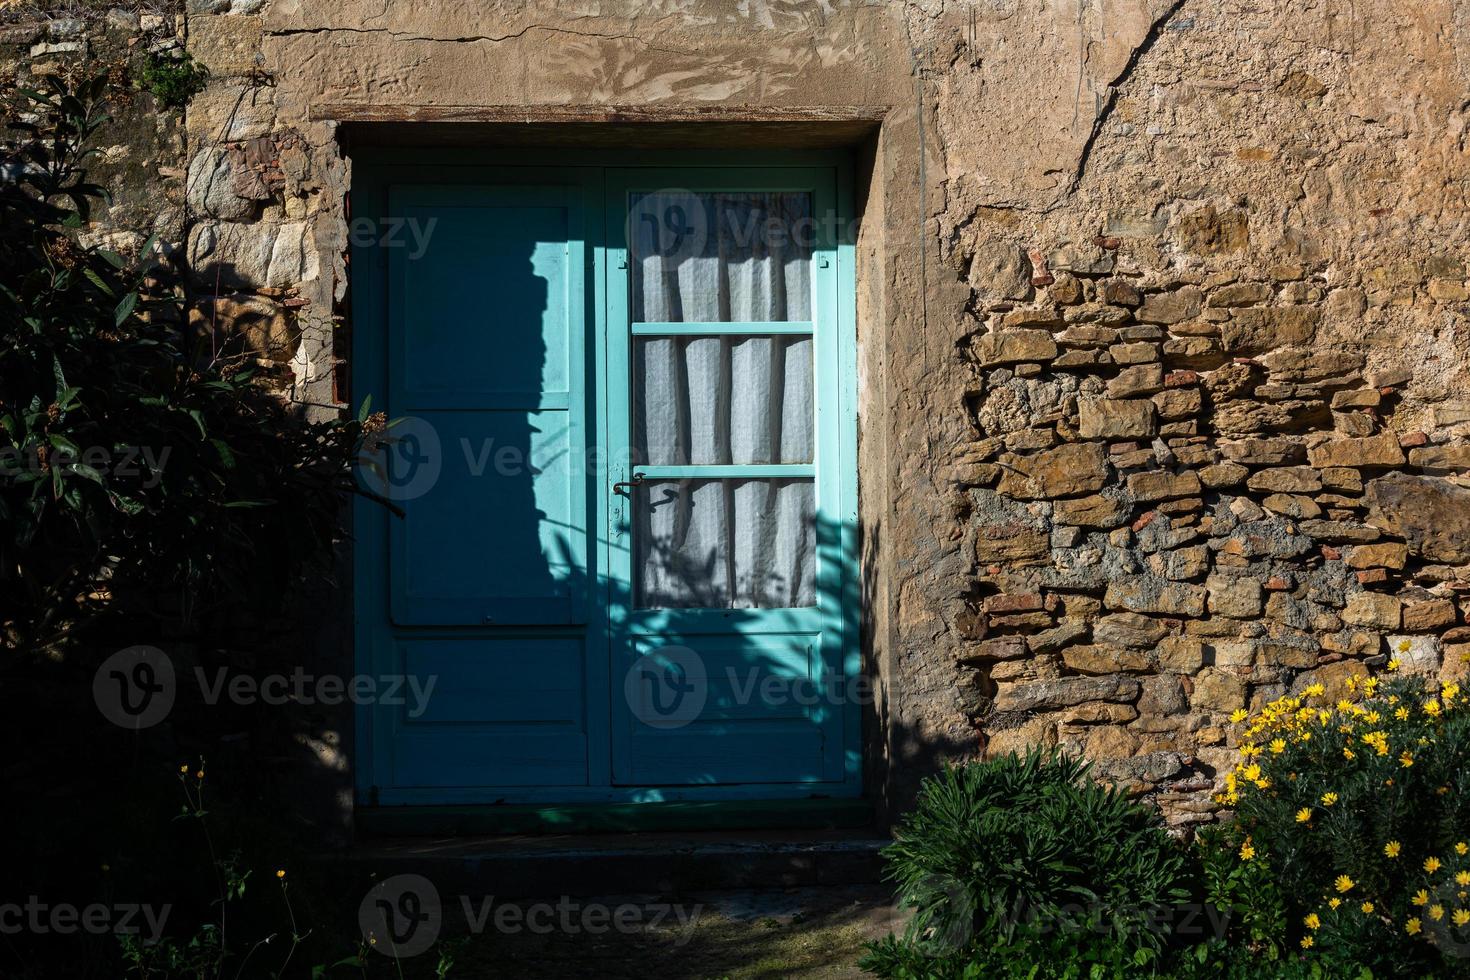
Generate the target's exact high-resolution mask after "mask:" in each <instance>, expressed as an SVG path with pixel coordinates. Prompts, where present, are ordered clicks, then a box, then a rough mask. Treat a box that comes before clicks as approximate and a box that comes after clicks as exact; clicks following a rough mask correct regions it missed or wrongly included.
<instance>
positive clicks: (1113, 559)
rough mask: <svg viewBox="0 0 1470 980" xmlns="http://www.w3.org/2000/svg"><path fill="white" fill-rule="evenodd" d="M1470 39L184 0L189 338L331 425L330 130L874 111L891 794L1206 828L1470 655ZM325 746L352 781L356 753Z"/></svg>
mask: <svg viewBox="0 0 1470 980" xmlns="http://www.w3.org/2000/svg"><path fill="white" fill-rule="evenodd" d="M1467 9H1470V8H1466V7H1465V5H1463V4H1460V5H1456V4H1454V3H1452V2H1451V0H1427V2H1425V3H1419V4H1413V5H1404V4H1400V3H1396V2H1394V0H1359V2H1358V3H1356V4H1352V5H1347V6H1346V7H1343V6H1341V5H1336V6H1328V7H1324V6H1323V5H1320V4H1317V3H1315V2H1313V0H1223V2H1211V3H1204V2H1201V0H1168V2H1165V0H1116V2H1107V3H1104V2H1101V0H1056V2H1051V0H1048V2H1045V3H1022V2H1019V0H905V2H898V0H895V2H877V0H871V2H867V0H740V2H735V0H668V2H663V0H654V2H649V0H584V2H578V3H571V4H568V3H559V4H558V3H552V2H549V0H546V2H542V0H502V2H488V0H487V2H481V0H476V2H474V3H470V2H463V3H461V2H450V3H444V4H436V5H411V4H399V5H390V6H388V7H383V6H382V5H381V4H377V3H367V2H359V0H340V2H335V3H331V4H324V3H310V2H308V0H268V2H265V0H194V2H193V4H192V6H191V10H190V13H189V15H188V16H187V18H185V19H184V20H183V21H182V22H181V23H180V24H179V25H178V30H177V32H176V33H177V34H178V37H179V39H180V40H182V41H183V42H185V43H187V46H188V48H189V50H190V51H191V52H193V54H194V56H195V57H196V58H198V59H199V60H200V61H202V62H203V63H205V64H206V65H208V66H209V68H210V69H211V71H212V73H213V74H212V79H211V82H210V84H209V86H208V88H206V89H205V91H204V92H202V93H201V94H200V95H199V96H197V97H196V98H195V100H194V101H193V103H192V104H191V105H190V107H189V109H188V111H187V113H186V114H185V116H184V121H183V127H182V140H183V141H184V142H185V143H186V146H182V147H180V148H179V149H180V151H181V154H180V155H181V157H182V159H181V160H180V161H179V162H178V163H177V166H178V167H179V168H180V170H179V171H178V173H179V174H182V173H183V172H184V171H185V170H186V172H187V196H186V197H187V200H186V205H187V234H185V229H184V227H183V225H184V221H183V220H182V218H183V215H182V214H181V219H180V221H179V229H178V235H177V240H178V241H180V242H185V241H186V242H187V247H186V249H185V252H186V256H187V259H188V264H189V266H190V269H191V272H192V275H193V277H194V282H195V286H196V289H197V290H198V294H199V297H200V302H201V304H202V305H201V309H202V310H203V311H204V312H203V313H201V316H202V317H207V318H208V320H207V322H209V323H211V324H223V325H224V327H225V329H235V327H234V325H235V324H240V325H241V326H240V327H239V328H238V329H240V330H242V331H252V332H251V334H250V335H251V336H253V337H256V338H258V339H259V341H260V347H261V349H262V350H263V351H266V352H268V353H267V354H266V355H265V356H267V357H269V358H270V359H271V360H272V361H273V362H274V363H276V364H278V365H280V366H281V369H282V370H281V375H280V377H281V380H282V383H283V385H285V386H286V387H287V390H289V391H290V392H291V394H292V395H293V397H295V398H297V399H298V400H300V401H302V402H303V403H307V404H311V405H315V406H318V410H332V407H333V406H338V405H342V404H344V403H345V402H347V401H348V400H349V399H350V385H349V384H347V383H345V382H344V381H343V379H344V374H343V373H342V372H340V371H339V368H340V366H341V361H342V359H343V358H344V357H345V353H346V348H345V344H343V343H342V341H341V336H340V334H341V330H342V328H343V326H344V325H345V326H347V327H348V328H350V307H349V306H348V305H347V304H346V302H345V301H346V299H347V297H348V274H347V268H346V264H345V258H344V253H345V248H346V243H347V215H348V203H347V198H348V194H349V192H350V188H351V166H350V160H349V158H348V155H347V153H346V151H345V150H344V146H343V144H342V142H341V140H340V139H339V136H340V134H341V132H340V127H339V119H340V118H343V117H339V116H334V115H333V113H334V112H339V111H341V107H342V106H344V105H346V106H348V108H349V109H350V108H351V107H352V106H354V105H355V106H357V107H358V108H359V109H362V110H368V109H371V110H374V111H378V112H381V113H382V114H383V115H384V116H385V117H389V118H397V119H402V120H411V119H413V118H414V117H415V114H416V113H418V112H421V111H423V110H426V109H437V110H445V109H455V110H456V111H458V110H463V109H466V108H468V109H473V108H474V107H495V108H499V109H502V110H503V109H505V108H507V107H510V108H514V109H517V110H518V111H524V113H525V117H526V118H528V119H534V118H540V116H538V113H544V112H547V111H549V110H558V111H560V110H562V109H565V108H566V107H569V106H570V107H580V108H582V109H584V110H596V109H597V108H598V107H609V108H612V109H629V108H632V109H636V110H638V111H639V112H641V113H645V114H646V115H648V116H651V117H654V118H656V117H657V115H658V113H659V112H661V111H665V110H668V111H681V110H687V109H689V108H690V107H695V108H699V109H707V108H710V107H715V106H718V107H721V108H722V109H724V110H726V111H728V112H729V113H730V114H731V115H732V117H735V118H738V117H739V115H740V112H741V111H742V110H746V109H748V110H755V109H759V110H761V111H763V112H768V111H770V110H779V109H781V108H783V107H807V108H809V107H817V108H823V107H826V108H828V109H831V110H833V111H837V110H840V109H841V108H842V107H854V106H856V107H870V108H871V107H876V108H880V109H882V110H884V111H885V113H886V114H885V115H884V120H883V123H882V126H881V127H880V129H879V131H878V133H877V134H876V135H874V136H873V137H872V139H871V140H869V141H867V142H866V143H864V144H863V145H861V146H860V147H857V149H856V152H857V155H858V158H859V161H860V170H861V172H862V179H861V181H860V184H861V186H860V187H859V192H858V195H859V202H858V203H859V206H860V209H861V211H862V213H863V221H862V231H861V234H860V239H859V243H858V244H859V249H858V252H859V262H860V266H859V270H858V274H859V304H858V308H859V317H858V319H859V328H858V329H859V340H860V344H861V348H862V354H861V361H860V372H861V381H860V398H861V435H860V438H861V449H860V452H861V459H860V473H861V490H860V493H861V498H862V503H861V515H862V528H861V533H862V538H863V549H864V551H863V568H864V583H863V595H864V597H865V603H866V606H865V610H864V616H865V623H866V631H865V633H866V638H865V656H866V659H867V662H868V664H869V669H870V670H871V671H872V673H873V674H874V676H875V677H876V679H877V680H878V681H879V685H878V687H879V692H880V700H879V703H878V704H877V705H876V707H875V709H874V711H873V713H872V715H871V716H870V717H869V718H868V719H867V720H866V728H867V732H868V735H867V739H868V749H869V756H870V758H871V760H873V765H872V793H873V795H874V796H875V797H877V798H879V799H881V800H888V801H892V802H893V803H895V804H897V805H900V806H901V805H903V802H904V801H905V800H906V799H907V798H908V796H909V794H910V793H911V792H912V789H913V786H914V783H915V781H916V780H917V778H918V776H920V775H922V774H923V773H924V772H926V771H928V770H929V769H930V768H932V767H933V766H934V765H935V764H936V763H937V762H938V761H940V760H941V759H946V758H957V757H962V756H966V755H974V754H980V753H983V752H992V753H993V752H997V751H1003V750H1008V749H1012V748H1019V747H1022V746H1024V745H1029V744H1055V745H1061V746H1064V747H1067V748H1069V749H1073V750H1077V751H1081V752H1084V753H1086V754H1088V755H1090V756H1091V757H1093V758H1094V759H1096V760H1097V761H1098V764H1099V766H1100V769H1101V771H1102V772H1103V774H1104V775H1106V776H1108V777H1110V778H1112V779H1115V780H1117V781H1120V782H1122V783H1124V784H1126V785H1127V786H1129V787H1130V788H1131V789H1133V790H1135V791H1137V792H1139V793H1140V794H1143V795H1146V796H1147V797H1149V798H1151V799H1154V800H1157V801H1158V802H1159V803H1160V804H1161V805H1162V806H1163V807H1164V809H1165V811H1166V813H1167V814H1168V818H1169V820H1170V821H1171V822H1173V823H1175V824H1178V825H1187V824H1191V823H1194V822H1198V821H1203V820H1207V819H1209V818H1210V804H1209V803H1208V796H1209V790H1210V789H1211V788H1212V787H1213V786H1214V785H1215V784H1216V783H1217V782H1218V780H1219V778H1220V776H1221V775H1222V774H1223V772H1224V771H1225V769H1226V768H1227V766H1228V760H1229V758H1230V754H1231V751H1232V748H1231V744H1230V737H1231V736H1230V734H1229V729H1228V726H1227V725H1226V720H1227V718H1228V716H1229V715H1230V714H1231V712H1232V711H1234V710H1236V709H1238V708H1241V707H1243V706H1250V705H1257V704H1260V703H1261V702H1262V701H1264V700H1266V699H1268V698H1271V697H1274V696H1276V695H1278V694H1281V693H1283V692H1286V691H1289V690H1294V689H1297V688H1299V687H1301V686H1303V685H1305V684H1306V683H1309V682H1310V681H1311V680H1313V679H1318V680H1322V681H1323V682H1324V683H1327V684H1328V685H1329V686H1333V687H1335V686H1337V685H1339V684H1341V683H1342V682H1343V680H1344V678H1345V676H1346V675H1348V674H1349V673H1352V672H1356V671H1361V670H1367V669H1374V668H1376V667H1379V666H1381V665H1382V664H1383V663H1384V662H1386V661H1387V659H1388V658H1389V656H1390V655H1395V656H1398V657H1399V659H1400V660H1401V661H1402V662H1403V663H1404V664H1406V665H1408V666H1410V667H1413V668H1417V669H1423V670H1426V671H1443V672H1445V673H1446V674H1451V673H1454V672H1457V671H1459V670H1461V669H1463V658H1464V656H1465V654H1466V653H1470V646H1467V644H1470V628H1467V626H1466V625H1465V621H1466V612H1467V602H1466V598H1465V596H1466V590H1467V589H1470V581H1467V576H1466V572H1465V566H1466V565H1467V564H1470V550H1467V549H1470V544H1467V542H1470V536H1467V535H1466V534H1465V533H1463V532H1464V530H1467V528H1466V525H1467V524H1470V508H1467V506H1466V500H1467V498H1470V490H1467V489H1465V488H1464V487H1463V486H1462V484H1463V483H1464V480H1463V479H1462V477H1463V474H1464V473H1465V472H1466V471H1467V470H1470V446H1467V443H1466V441H1465V436H1466V434H1467V431H1470V394H1467V393H1466V384H1467V381H1470V371H1467V366H1470V334H1467V328H1466V314H1467V311H1470V292H1467V271H1466V262H1467V260H1470V236H1467V217H1466V213H1467V212H1466V208H1465V205H1466V200H1465V197H1466V194H1467V182H1470V157H1467V142H1466V140H1467V136H1466V119H1467V99H1466V95H1465V93H1466V91H1467V90H1470V13H1467ZM39 30H40V31H41V33H40V34H37V35H36V36H35V39H34V41H30V40H28V41H27V42H26V43H27V44H29V43H37V44H42V43H52V41H53V40H55V39H54V38H51V35H52V34H54V33H57V32H58V29H56V28H52V27H46V26H44V25H42V27H41V28H39ZM59 30H60V33H63V34H64V33H65V32H66V31H68V30H71V28H69V27H67V28H61V29H59ZM42 35H45V36H42ZM48 38H51V40H48ZM140 43H145V44H146V43H153V42H151V41H148V42H140ZM78 53H81V52H77V51H75V50H74V51H72V52H71V54H72V55H76V54H78ZM58 56H60V55H58ZM45 57H51V55H49V54H48V55H45ZM547 118H552V116H548V117H547ZM160 119H162V117H160ZM159 125H160V126H164V123H162V122H160V123H159ZM465 132H466V133H467V134H470V133H472V132H473V127H472V126H469V125H468V124H466V130H465ZM466 138H469V136H468V135H467V137H466ZM150 159H151V158H150ZM185 161H187V162H186V163H185ZM159 162H160V163H162V162H163V161H162V160H161V155H160V160H159ZM151 165H152V163H150V166H151ZM159 174H160V176H162V177H163V178H164V180H163V181H162V182H161V183H160V184H159V187H160V189H161V191H162V192H163V193H165V195H167V194H172V193H173V192H172V191H170V190H168V188H171V187H176V186H177V183H170V181H176V179H177V176H178V175H177V174H171V173H168V172H166V171H164V170H162V169H160V170H159ZM140 193H144V192H142V191H140ZM146 193H155V191H154V190H153V189H152V187H151V184H150V188H149V190H148V191H147V192H146ZM143 200H148V198H146V197H144V198H143ZM169 200H170V202H172V203H173V204H174V206H176V202H174V201H173V199H172V198H170V199H169ZM122 206H127V205H126V204H123V205H122ZM140 213H142V212H140ZM170 213H178V212H172V211H171V212H170ZM339 382H340V383H339ZM334 615H335V614H334ZM347 648H348V644H347V642H346V640H345V639H343V640H342V642H340V643H339V644H338V648H337V649H336V653H335V655H336V656H337V657H338V658H339V662H341V663H343V664H345V663H346V662H347V658H348V656H349V654H348V653H347ZM314 725H315V727H314V730H313V731H312V732H311V733H310V734H309V735H307V736H304V738H305V744H308V745H309V746H310V747H311V748H312V750H313V751H314V752H316V753H317V755H318V756H319V757H320V759H321V760H322V761H323V762H324V763H325V764H326V765H327V766H328V767H329V768H330V769H332V770H333V771H334V772H336V773H339V774H341V773H345V772H346V771H347V770H348V769H349V768H350V765H351V752H350V748H347V747H346V746H347V742H348V739H347V735H346V733H347V732H349V731H350V722H349V721H348V719H346V718H345V717H337V718H322V719H319V720H317V722H315V723H314ZM334 785H335V786H336V789H334V790H333V792H337V793H339V794H341V796H340V798H339V801H343V802H345V799H346V789H345V784H344V783H342V782H338V783H336V784H334Z"/></svg>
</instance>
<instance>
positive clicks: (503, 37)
mask: <svg viewBox="0 0 1470 980" xmlns="http://www.w3.org/2000/svg"><path fill="white" fill-rule="evenodd" d="M532 31H545V32H547V33H548V34H570V35H572V36H574V37H586V38H600V39H605V40H610V41H636V42H637V43H638V44H640V45H642V46H643V47H644V48H646V49H648V50H649V51H661V52H663V53H664V54H677V55H688V54H689V52H688V51H680V50H678V49H676V48H664V47H660V46H658V45H656V44H652V43H650V42H648V41H646V40H644V39H643V38H641V37H638V36H636V35H633V34H608V33H603V32H599V31H575V30H572V29H571V28H567V27H552V26H551V25H549V24H527V25H526V26H525V27H523V28H521V29H520V30H518V31H513V32H511V33H510V34H464V35H459V36H456V37H441V36H435V35H429V34H411V33H409V32H407V31H395V30H392V29H391V28H387V27H287V28H279V29H275V30H267V31H265V36H266V37H296V36H299V35H303V34H386V35H388V36H389V37H391V38H393V40H395V41H429V42H431V43H435V44H478V43H482V42H488V43H490V44H499V43H500V42H501V41H513V40H515V39H517V38H521V37H525V36H526V35H527V34H529V33H530V32H532Z"/></svg>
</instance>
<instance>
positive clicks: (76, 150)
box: [0, 75, 382, 649]
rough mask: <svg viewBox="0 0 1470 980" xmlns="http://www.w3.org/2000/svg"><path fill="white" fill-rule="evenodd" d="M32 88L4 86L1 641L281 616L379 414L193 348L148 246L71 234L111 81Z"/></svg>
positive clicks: (318, 551)
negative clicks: (317, 406)
mask: <svg viewBox="0 0 1470 980" xmlns="http://www.w3.org/2000/svg"><path fill="white" fill-rule="evenodd" d="M41 82H42V84H44V85H45V86H47V90H46V91H44V92H32V91H25V90H15V91H11V92H9V93H7V96H8V105H7V107H6V109H7V112H6V114H7V117H8V118H9V120H10V127H11V130H12V131H13V132H15V133H17V134H18V138H17V139H15V140H14V141H13V142H12V143H11V144H10V145H9V146H7V147H4V148H0V170H3V172H5V173H6V174H7V175H8V179H6V180H4V181H0V641H3V642H0V645H6V646H15V647H19V648H23V649H24V648H29V649H37V648H40V647H43V646H46V645H47V644H49V643H51V642H53V641H55V640H56V639H57V638H58V637H60V636H63V635H66V634H67V633H68V631H69V630H71V629H72V628H73V627H75V626H76V625H77V624H79V623H83V622H86V621H89V620H94V619H96V617H98V616H100V615H103V614H107V615H110V616H122V615H127V616H130V617H132V618H133V619H137V618H140V617H141V618H146V619H147V620H148V621H150V622H154V623H168V624H176V623H178V622H181V621H182V622H192V621H194V619H195V616H196V614H198V613H200V612H202V611H210V610H227V609H231V608H233V609H243V610H250V609H253V610H255V611H257V612H259V611H261V610H269V611H272V612H278V611H279V608H280V605H281V602H282V600H283V598H284V597H286V596H289V595H290V594H291V593H292V591H293V590H294V589H295V587H296V585H297V583H298V582H299V581H300V580H301V577H302V576H303V575H304V574H306V572H307V571H312V570H317V571H324V570H326V569H327V568H329V567H330V561H331V557H332V554H333V546H334V542H335V539H336V536H337V533H338V529H339V516H340V514H341V510H342V503H343V500H344V498H345V495H346V494H348V493H350V492H352V491H353V490H354V489H355V484H354V480H353V477H352V469H351V466H352V462H353V460H354V459H355V458H356V455H357V453H358V451H359V448H360V446H361V443H362V440H363V438H364V435H365V433H367V432H369V431H370V430H376V429H379V428H381V427H382V420H380V419H376V418H374V419H368V418H366V417H362V418H359V419H354V420H337V419H335V418H332V419H328V420H326V421H311V420H308V419H305V418H303V417H302V416H301V415H299V414H298V413H297V412H296V411H294V410H293V409H292V408H291V407H290V406H287V405H286V404H285V403H284V402H283V401H282V400H281V399H280V398H279V397H278V396H277V395H275V394H274V393H272V392H271V391H268V390H266V388H264V387H263V386H262V385H261V384H260V382H259V379H258V378H257V377H256V367H255V361H254V359H253V358H252V357H250V356H248V355H246V354H239V355H231V354H230V353H229V352H222V351H213V350H208V349H193V348H189V347H187V346H186V345H185V344H184V343H183V341H182V340H181V334H180V326H181V324H182V323H183V322H184V310H183V303H182V300H181V299H180V298H178V296H177V293H176V291H174V290H172V289H169V288H166V284H167V274H166V270H161V269H159V268H157V267H153V266H150V265H149V264H148V263H149V262H150V261H151V260H152V251H153V249H152V245H153V243H152V242H151V241H150V242H149V243H148V244H147V245H145V246H144V247H143V249H142V264H140V265H137V266H129V264H128V263H127V262H126V261H124V259H123V258H122V257H120V256H118V255H115V254H112V253H110V252H107V251H105V250H103V249H101V248H96V247H90V248H89V247H83V246H82V245H80V244H79V243H78V241H77V239H76V237H75V230H76V229H78V228H80V227H82V226H83V224H84V223H85V222H86V221H87V220H88V218H89V216H90V212H91V205H92V203H93V202H94V201H95V200H96V199H98V198H99V197H101V195H102V192H101V189H100V188H98V187H97V186H95V185H93V184H90V183H88V182H87V179H86V163H87V160H88V159H89V157H90V155H91V153H92V151H91V150H90V149H89V148H88V145H87V144H88V140H89V138H90V137H91V136H92V134H93V133H94V132H95V131H96V130H97V128H98V127H100V126H101V125H102V124H103V123H104V121H105V120H106V116H105V112H104V97H105V90H106V86H107V78H106V76H105V75H104V76H98V77H97V78H95V79H92V80H90V81H87V82H84V83H83V84H81V85H80V86H78V87H76V88H75V89H72V88H69V87H68V86H67V85H66V83H64V82H62V81H60V80H58V79H56V78H55V77H52V76H47V77H45V78H43V79H42V80H41ZM258 618H264V617H258ZM97 626H98V628H101V624H100V623H99V624H97Z"/></svg>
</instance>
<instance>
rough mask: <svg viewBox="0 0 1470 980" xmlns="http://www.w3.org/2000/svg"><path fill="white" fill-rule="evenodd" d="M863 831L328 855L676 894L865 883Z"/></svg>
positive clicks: (441, 880) (450, 884)
mask: <svg viewBox="0 0 1470 980" xmlns="http://www.w3.org/2000/svg"><path fill="white" fill-rule="evenodd" d="M888 843H889V841H888V840H886V839H882V838H879V837H877V836H875V835H874V833H873V831H871V830H854V831H831V830H824V831H791V830H783V831H740V832H706V833H646V834H617V835H546V834H538V835H534V836H496V837H453V838H439V839H434V838H425V837H414V838H380V839H376V840H369V841H363V842H361V843H360V844H359V845H358V846H356V847H354V848H353V849H351V850H350V851H348V852H346V853H345V854H344V855H341V856H340V857H338V858H336V859H335V860H339V861H342V862H345V863H346V864H347V865H348V868H346V869H344V870H349V871H351V872H354V873H355V875H358V874H360V875H371V876H373V877H375V878H376V879H378V880H382V879H384V878H387V877H390V876H392V875H399V874H417V875H422V876H424V877H425V878H428V879H429V880H430V881H431V882H433V884H434V886H435V888H437V889H438V890H439V891H440V893H441V894H447V893H451V892H458V893H465V894H496V895H507V896H509V895H514V896H547V895H600V894H610V893H630V892H656V893H663V894H668V893H679V892H688V891H709V890H718V889H741V888H796V887H814V886H820V887H825V886H853V885H874V884H878V883H879V882H880V881H881V880H882V860H881V858H880V857H879V851H880V849H881V848H883V847H884V846H885V845H886V844H888Z"/></svg>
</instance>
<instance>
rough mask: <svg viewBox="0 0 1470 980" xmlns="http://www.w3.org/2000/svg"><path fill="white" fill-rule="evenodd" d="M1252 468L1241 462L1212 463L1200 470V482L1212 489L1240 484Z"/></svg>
mask: <svg viewBox="0 0 1470 980" xmlns="http://www.w3.org/2000/svg"><path fill="white" fill-rule="evenodd" d="M1249 473H1250V470H1249V469H1247V468H1246V467H1244V466H1241V465H1240V464H1239V463H1212V464H1211V465H1209V466H1204V467H1201V468H1200V470H1199V478H1200V482H1201V483H1203V484H1204V485H1205V486H1207V487H1209V488H1211V489H1212V490H1218V489H1220V488H1221V487H1234V486H1239V485H1240V484H1241V483H1243V482H1244V481H1245V478H1246V476H1247V475H1248V474H1249Z"/></svg>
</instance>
